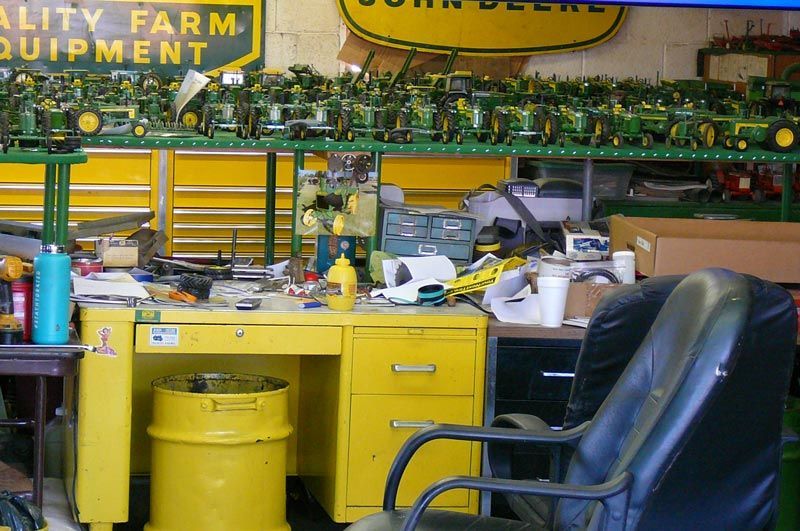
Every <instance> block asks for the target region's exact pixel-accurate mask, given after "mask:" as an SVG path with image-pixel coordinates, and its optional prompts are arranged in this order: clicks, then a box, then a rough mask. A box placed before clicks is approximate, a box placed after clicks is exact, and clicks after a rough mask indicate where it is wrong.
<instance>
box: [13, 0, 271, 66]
mask: <svg viewBox="0 0 800 531" xmlns="http://www.w3.org/2000/svg"><path fill="white" fill-rule="evenodd" d="M263 14H264V0H225V1H224V2H223V1H221V0H220V1H214V0H168V1H167V0H142V1H129V0H81V2H72V3H70V2H64V1H63V0H5V1H3V2H2V3H0V64H2V66H4V67H15V66H16V67H19V66H23V65H25V66H27V67H29V68H34V69H41V70H45V71H48V72H61V71H63V70H67V69H85V70H89V71H91V72H108V71H109V70H148V69H152V70H154V71H157V72H159V73H165V74H177V73H184V74H185V73H186V72H187V71H188V70H189V69H194V70H199V71H203V72H209V73H212V74H216V73H217V72H218V71H219V70H221V69H240V68H243V67H245V66H247V65H251V64H254V63H255V62H256V61H258V60H259V59H260V58H261V53H262V38H263V37H262V36H263V35H264V26H263V19H264V17H263Z"/></svg>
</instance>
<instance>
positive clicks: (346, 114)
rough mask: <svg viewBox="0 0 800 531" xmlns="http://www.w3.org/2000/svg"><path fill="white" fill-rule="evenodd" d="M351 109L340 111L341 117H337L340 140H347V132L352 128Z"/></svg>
mask: <svg viewBox="0 0 800 531" xmlns="http://www.w3.org/2000/svg"><path fill="white" fill-rule="evenodd" d="M351 122H352V119H351V116H350V109H347V108H343V109H341V110H340V111H339V116H337V117H336V130H337V131H338V132H339V138H340V139H344V138H347V131H349V130H350V126H351Z"/></svg>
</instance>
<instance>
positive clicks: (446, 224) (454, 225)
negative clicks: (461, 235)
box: [442, 219, 461, 229]
mask: <svg viewBox="0 0 800 531" xmlns="http://www.w3.org/2000/svg"><path fill="white" fill-rule="evenodd" d="M442 227H443V228H445V229H460V228H461V220H460V219H445V220H444V221H442Z"/></svg>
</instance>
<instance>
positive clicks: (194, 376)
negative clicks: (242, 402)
mask: <svg viewBox="0 0 800 531" xmlns="http://www.w3.org/2000/svg"><path fill="white" fill-rule="evenodd" d="M233 377H235V378H236V379H244V380H246V381H251V382H252V381H261V382H264V383H267V384H269V385H272V386H274V387H275V389H270V390H264V391H249V392H241V393H211V392H209V393H204V392H193V391H182V390H177V389H170V388H169V387H168V386H166V385H164V384H166V383H167V382H176V381H181V382H186V381H188V380H199V379H203V380H224V379H233ZM150 386H151V388H152V389H153V392H160V393H167V394H170V395H175V396H186V397H195V398H200V397H214V396H219V397H225V398H232V397H247V396H254V395H268V394H279V393H285V392H288V389H289V382H288V381H286V380H284V379H282V378H276V377H274V376H265V375H263V374H250V373H225V372H197V373H182V374H171V375H168V376H161V377H159V378H156V379H155V380H153V381H152V382H150Z"/></svg>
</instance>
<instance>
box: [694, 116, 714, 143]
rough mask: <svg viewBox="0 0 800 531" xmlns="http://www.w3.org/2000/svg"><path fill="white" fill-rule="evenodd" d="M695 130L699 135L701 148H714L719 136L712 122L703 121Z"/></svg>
mask: <svg viewBox="0 0 800 531" xmlns="http://www.w3.org/2000/svg"><path fill="white" fill-rule="evenodd" d="M697 130H698V132H699V133H700V142H701V143H702V145H703V147H706V148H711V147H714V145H715V144H716V143H717V137H718V136H719V130H718V128H717V124H715V123H714V122H713V121H712V120H703V121H702V122H700V125H698V126H697Z"/></svg>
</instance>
